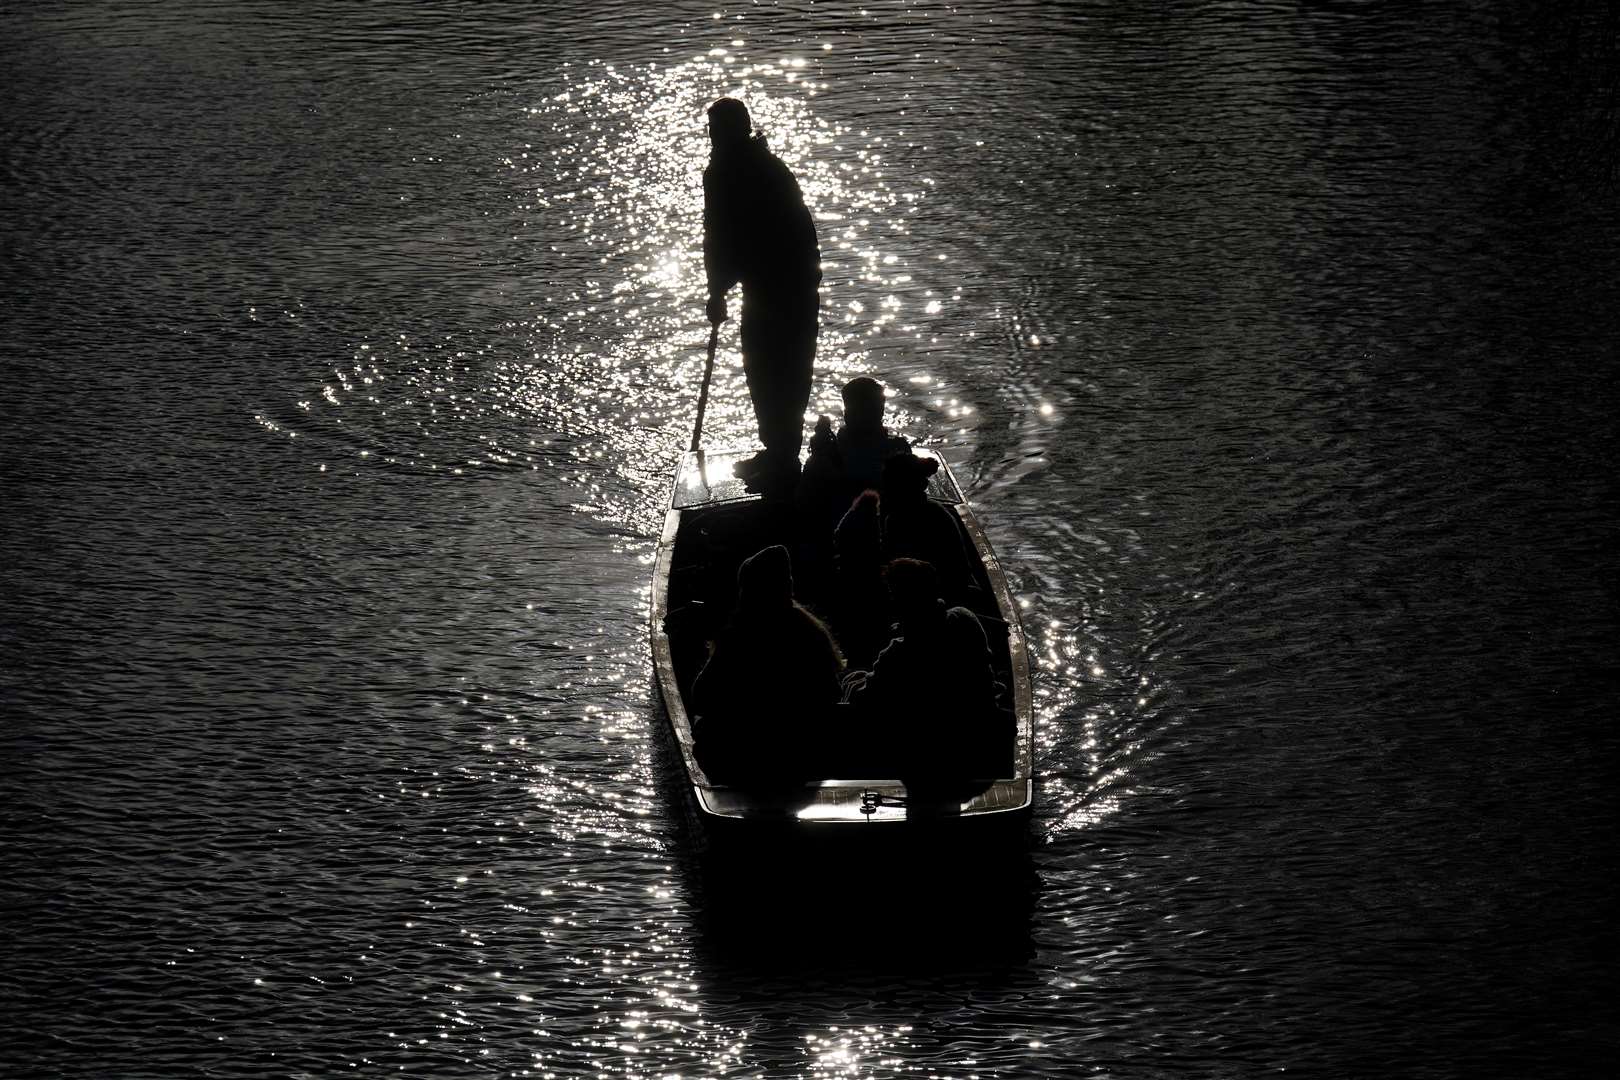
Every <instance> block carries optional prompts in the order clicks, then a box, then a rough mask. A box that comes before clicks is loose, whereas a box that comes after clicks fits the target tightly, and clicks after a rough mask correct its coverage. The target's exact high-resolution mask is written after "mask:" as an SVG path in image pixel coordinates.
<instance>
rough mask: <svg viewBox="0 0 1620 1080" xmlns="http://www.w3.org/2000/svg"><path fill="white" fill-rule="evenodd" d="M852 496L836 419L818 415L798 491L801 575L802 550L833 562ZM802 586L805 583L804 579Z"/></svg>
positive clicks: (801, 573)
mask: <svg viewBox="0 0 1620 1080" xmlns="http://www.w3.org/2000/svg"><path fill="white" fill-rule="evenodd" d="M849 500H850V492H849V483H848V481H847V480H846V479H845V477H844V463H843V461H842V460H840V458H839V456H838V443H837V440H836V439H835V438H834V437H833V431H832V421H831V420H829V419H827V417H825V416H822V417H818V418H817V420H816V429H815V432H814V433H813V434H812V435H811V436H810V456H809V458H808V459H807V460H806V461H805V463H804V471H803V472H802V473H801V474H800V475H799V487H798V490H797V491H795V492H794V506H795V509H796V510H797V512H798V518H799V520H798V522H797V531H798V534H799V538H800V541H801V549H802V551H801V550H795V551H794V553H793V554H794V556H795V561H796V563H797V566H798V569H799V576H800V577H801V578H802V577H803V576H804V570H805V565H804V561H803V560H802V559H799V558H798V556H799V555H800V554H801V553H805V554H809V553H814V554H815V555H816V556H818V557H820V558H821V559H822V560H823V561H824V562H825V563H827V564H830V563H831V562H832V539H833V529H834V528H835V527H836V526H837V525H838V519H839V518H841V517H842V516H843V514H844V511H846V510H848V509H849ZM800 586H801V588H802V587H803V582H802V581H801V582H800ZM811 595H812V596H813V595H814V593H811Z"/></svg>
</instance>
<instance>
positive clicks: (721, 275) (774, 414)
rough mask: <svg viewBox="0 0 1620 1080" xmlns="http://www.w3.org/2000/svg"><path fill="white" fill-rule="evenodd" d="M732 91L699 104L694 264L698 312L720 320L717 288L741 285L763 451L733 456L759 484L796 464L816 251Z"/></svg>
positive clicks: (772, 158) (815, 309) (816, 305)
mask: <svg viewBox="0 0 1620 1080" xmlns="http://www.w3.org/2000/svg"><path fill="white" fill-rule="evenodd" d="M751 128H752V121H751V120H750V119H749V116H748V107H747V106H745V105H744V104H743V103H742V102H740V101H738V100H736V99H735V98H721V99H720V100H719V101H716V102H715V103H714V104H713V105H711V106H709V141H710V151H709V164H708V167H707V168H705V169H704V170H703V266H704V270H705V272H706V273H707V275H708V283H709V301H708V308H707V314H708V317H709V321H710V322H712V323H721V322H724V321H725V319H726V293H727V292H728V291H730V289H731V287H732V286H733V285H736V284H739V283H740V284H741V285H742V329H741V331H740V337H741V339H742V356H743V374H744V375H745V376H746V377H747V380H748V393H749V396H750V397H751V398H752V399H753V402H754V417H755V419H756V420H757V421H758V422H759V440H760V442H761V443H763V444H764V446H765V450H764V452H763V453H761V454H758V455H756V456H755V457H754V458H752V459H750V460H749V461H746V462H742V463H739V464H738V466H737V472H738V475H739V476H742V477H743V479H745V480H749V481H751V482H755V483H756V484H758V486H761V487H776V486H779V485H781V484H784V483H788V482H791V480H792V478H793V477H794V476H796V475H797V474H798V471H799V447H800V445H801V444H802V442H803V438H804V411H805V407H806V406H807V405H808V404H809V401H810V380H811V369H812V366H813V364H814V361H815V355H816V323H817V319H818V317H819V314H820V310H821V297H820V294H819V293H818V291H817V289H818V287H819V286H820V284H821V250H820V248H819V247H817V245H816V226H815V222H814V221H813V220H812V219H811V217H810V211H809V210H808V209H806V208H805V205H804V196H803V194H802V193H801V192H800V191H799V182H798V181H797V180H795V179H794V178H793V173H792V172H790V171H789V170H788V167H787V166H786V165H784V164H782V161H781V159H780V158H778V157H777V156H776V155H775V154H772V153H771V152H770V150H769V149H768V148H767V147H766V145H765V138H764V136H763V135H758V134H751Z"/></svg>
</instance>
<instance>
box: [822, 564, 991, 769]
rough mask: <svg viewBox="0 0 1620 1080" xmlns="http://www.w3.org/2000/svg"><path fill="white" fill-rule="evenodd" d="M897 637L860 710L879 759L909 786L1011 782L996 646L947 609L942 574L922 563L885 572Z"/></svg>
mask: <svg viewBox="0 0 1620 1080" xmlns="http://www.w3.org/2000/svg"><path fill="white" fill-rule="evenodd" d="M883 580H884V582H885V583H886V584H887V585H888V589H889V595H890V597H891V599H892V602H893V604H894V613H895V619H896V622H895V629H896V631H898V633H897V634H896V635H895V636H894V638H893V639H892V640H891V641H890V642H889V643H888V645H886V646H884V648H883V651H882V652H881V653H879V654H878V657H877V660H876V662H875V663H873V665H872V670H871V671H870V672H869V673H866V674H865V677H864V678H863V677H862V676H861V675H860V673H852V674H851V676H850V679H849V681H850V683H851V687H852V693H851V698H850V700H851V702H852V703H853V704H854V705H855V706H856V708H857V709H859V710H860V714H861V716H862V717H863V725H864V726H865V727H866V729H867V730H869V731H870V732H871V733H872V736H873V739H874V742H875V743H876V744H877V745H878V746H879V747H880V750H879V752H880V753H881V754H883V755H884V756H886V757H887V758H888V760H889V762H890V764H891V765H892V767H893V769H894V771H895V772H896V773H897V774H898V775H899V776H900V777H901V778H902V779H905V780H907V781H908V782H910V781H913V780H916V781H924V782H926V781H929V780H961V779H966V778H979V779H988V778H993V777H996V776H1004V775H1010V770H1011V762H1010V761H1008V760H1006V752H1005V749H1004V748H1005V747H1006V746H1009V745H1010V744H1011V731H1010V727H1009V724H1010V722H1011V717H1010V716H1009V715H1007V714H1006V713H1005V712H1004V711H1003V710H1001V709H1000V708H999V707H998V703H997V697H998V693H997V691H998V689H999V688H998V686H997V683H996V677H995V669H994V667H993V666H992V659H991V654H990V643H989V641H988V640H987V639H986V637H985V633H984V628H983V627H982V626H981V625H980V623H979V619H978V617H977V616H976V615H974V614H973V612H971V611H969V610H968V609H967V608H965V607H946V605H945V599H944V597H943V596H942V595H941V594H940V582H939V575H938V574H936V573H935V571H934V568H933V567H932V566H930V565H929V564H928V563H926V562H923V561H921V560H920V559H895V560H894V561H893V562H890V563H889V564H888V565H887V566H886V567H884V569H883Z"/></svg>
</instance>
